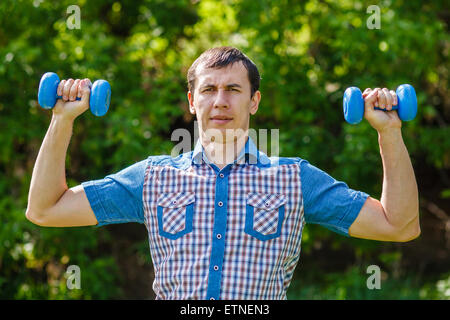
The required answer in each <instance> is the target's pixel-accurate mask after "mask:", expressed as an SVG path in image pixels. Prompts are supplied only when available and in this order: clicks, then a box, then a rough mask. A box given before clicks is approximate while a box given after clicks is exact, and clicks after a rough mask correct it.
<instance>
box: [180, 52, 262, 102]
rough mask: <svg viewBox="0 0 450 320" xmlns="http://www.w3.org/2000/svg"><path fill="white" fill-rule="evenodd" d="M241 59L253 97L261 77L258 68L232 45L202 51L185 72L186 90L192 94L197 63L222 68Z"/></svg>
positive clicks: (207, 66)
mask: <svg viewBox="0 0 450 320" xmlns="http://www.w3.org/2000/svg"><path fill="white" fill-rule="evenodd" d="M238 61H242V63H243V64H244V67H245V68H246V69H247V74H248V80H249V81H250V87H251V95H250V97H253V95H254V94H255V92H256V91H258V90H259V82H260V80H261V77H260V75H259V71H258V68H257V67H256V65H255V64H254V63H253V61H252V60H250V59H249V58H248V57H247V56H246V55H245V54H244V53H242V52H241V51H240V50H239V49H236V48H234V47H216V48H211V49H208V50H206V51H205V52H203V53H202V54H201V55H200V56H199V57H198V58H197V59H196V60H195V61H194V63H193V64H192V65H191V67H190V68H189V70H188V73H187V82H188V90H189V91H191V94H194V88H195V79H196V70H197V67H198V65H200V64H204V66H205V68H217V69H219V68H223V67H226V66H228V65H229V64H233V63H235V62H238Z"/></svg>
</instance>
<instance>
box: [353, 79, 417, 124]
mask: <svg viewBox="0 0 450 320" xmlns="http://www.w3.org/2000/svg"><path fill="white" fill-rule="evenodd" d="M395 92H396V94H397V105H396V106H392V110H397V113H398V117H399V118H400V120H402V121H410V120H412V119H414V118H415V117H416V114H417V97H416V91H414V88H413V87H412V86H411V85H409V84H402V85H401V86H399V87H398V88H397V90H396V91H395ZM375 109H376V110H382V111H389V110H385V109H380V108H378V107H375ZM363 116H364V99H363V96H362V92H361V90H359V88H357V87H350V88H347V90H345V92H344V118H345V121H347V122H348V123H351V124H357V123H360V122H361V120H362V118H363Z"/></svg>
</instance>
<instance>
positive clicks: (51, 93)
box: [38, 72, 111, 117]
mask: <svg viewBox="0 0 450 320" xmlns="http://www.w3.org/2000/svg"><path fill="white" fill-rule="evenodd" d="M59 82H60V80H59V77H58V75H57V74H56V73H54V72H47V73H45V74H44V75H43V76H42V78H41V82H40V83H39V91H38V102H39V105H40V106H41V107H42V108H44V109H52V108H53V107H54V106H55V104H56V100H57V99H61V98H62V97H61V96H58V94H57V90H58V85H59ZM76 99H77V100H81V99H80V98H78V97H77V98H76ZM110 102H111V86H110V85H109V83H108V81H106V80H97V81H95V82H94V85H93V86H92V88H91V94H90V96H89V107H90V109H91V112H92V113H93V114H94V115H96V116H98V117H101V116H103V115H105V114H106V112H108V108H109V104H110Z"/></svg>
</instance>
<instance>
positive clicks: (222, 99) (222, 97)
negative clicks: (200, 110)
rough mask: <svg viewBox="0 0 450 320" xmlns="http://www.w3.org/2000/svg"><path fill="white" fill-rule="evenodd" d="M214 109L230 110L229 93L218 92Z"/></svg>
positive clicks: (220, 90)
mask: <svg viewBox="0 0 450 320" xmlns="http://www.w3.org/2000/svg"><path fill="white" fill-rule="evenodd" d="M214 108H229V102H228V97H227V92H226V91H225V90H222V89H219V90H217V95H216V99H215V100H214Z"/></svg>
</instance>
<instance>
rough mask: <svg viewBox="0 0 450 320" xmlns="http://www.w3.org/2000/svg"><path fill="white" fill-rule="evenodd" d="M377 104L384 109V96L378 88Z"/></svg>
mask: <svg viewBox="0 0 450 320" xmlns="http://www.w3.org/2000/svg"><path fill="white" fill-rule="evenodd" d="M378 104H379V108H380V109H386V96H385V94H384V92H383V90H381V89H378Z"/></svg>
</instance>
